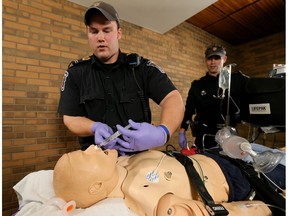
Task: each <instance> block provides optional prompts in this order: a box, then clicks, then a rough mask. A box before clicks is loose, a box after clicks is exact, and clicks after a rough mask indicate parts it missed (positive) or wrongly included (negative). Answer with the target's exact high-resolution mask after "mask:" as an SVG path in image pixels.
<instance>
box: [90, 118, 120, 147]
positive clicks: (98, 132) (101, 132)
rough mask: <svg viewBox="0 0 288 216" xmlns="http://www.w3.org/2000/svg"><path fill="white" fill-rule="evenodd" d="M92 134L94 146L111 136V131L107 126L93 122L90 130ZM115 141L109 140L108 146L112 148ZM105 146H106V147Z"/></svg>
mask: <svg viewBox="0 0 288 216" xmlns="http://www.w3.org/2000/svg"><path fill="white" fill-rule="evenodd" d="M91 131H92V133H93V134H94V141H95V144H96V145H99V144H100V143H102V142H103V141H104V140H105V139H106V138H107V137H109V136H111V135H112V134H113V130H112V128H111V127H109V126H108V125H107V124H104V123H101V122H95V123H94V124H93V125H92V128H91ZM116 141H117V140H116V139H114V140H111V141H110V142H109V143H108V144H109V145H110V146H113V144H114V145H115V144H116ZM108 144H107V145H108Z"/></svg>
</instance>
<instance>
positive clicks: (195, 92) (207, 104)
mask: <svg viewBox="0 0 288 216" xmlns="http://www.w3.org/2000/svg"><path fill="white" fill-rule="evenodd" d="M205 59H206V66H207V69H208V71H207V72H206V75H205V76H203V77H201V78H200V79H199V80H194V81H193V82H192V83H191V87H190V89H189V92H188V97H187V100H186V106H185V113H184V118H183V121H182V124H181V128H180V132H179V140H178V143H179V145H180V147H181V148H182V149H183V148H186V145H187V139H186V135H185V133H186V130H187V129H188V126H189V125H190V126H191V130H192V135H193V137H195V145H196V146H197V148H198V149H199V150H200V151H201V150H203V143H202V142H203V140H204V147H205V148H211V147H214V146H216V145H217V144H216V142H215V137H214V135H215V134H216V132H217V131H218V130H219V129H221V128H222V127H223V126H225V116H226V114H227V112H226V110H227V94H226V96H225V97H224V99H221V97H219V95H220V94H221V92H220V91H221V89H219V87H218V79H219V73H220V71H221V69H222V68H223V65H224V63H225V62H226V60H227V55H226V49H225V48H224V47H223V46H221V45H217V44H215V45H214V44H213V45H211V46H209V47H208V48H207V49H206V51H205ZM247 79H248V77H247V76H245V75H243V74H242V73H241V72H240V71H235V72H232V73H231V90H230V94H231V98H232V99H231V100H230V103H229V105H230V106H229V110H230V112H229V115H230V126H233V127H234V126H235V125H236V123H238V122H239V114H240V113H239V111H240V110H239V101H240V98H241V92H243V91H244V87H245V84H246V81H247ZM226 93H227V91H226ZM232 100H233V101H232ZM231 101H232V102H231ZM235 104H236V105H235ZM194 115H195V116H194ZM192 117H194V119H193V120H192ZM205 134H206V135H205ZM203 136H204V139H203Z"/></svg>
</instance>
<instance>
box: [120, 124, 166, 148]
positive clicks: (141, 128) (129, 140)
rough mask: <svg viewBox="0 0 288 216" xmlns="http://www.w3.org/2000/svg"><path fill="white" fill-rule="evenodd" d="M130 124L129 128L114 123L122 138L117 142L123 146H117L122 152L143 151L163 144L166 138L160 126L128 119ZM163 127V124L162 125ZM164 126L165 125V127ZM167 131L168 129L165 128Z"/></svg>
mask: <svg viewBox="0 0 288 216" xmlns="http://www.w3.org/2000/svg"><path fill="white" fill-rule="evenodd" d="M128 122H129V124H130V125H131V130H129V129H126V128H124V127H122V126H120V125H116V127H117V129H118V130H119V132H120V133H122V136H123V139H124V140H121V139H119V140H118V141H117V142H118V144H120V145H121V146H122V147H123V148H119V150H120V151H122V152H134V151H143V150H147V149H150V148H154V147H159V146H163V145H164V144H165V142H166V139H167V137H168V136H167V133H166V131H165V129H164V128H163V127H162V126H157V127H156V126H154V125H152V124H149V123H146V122H143V123H137V122H134V121H132V120H129V121H128ZM164 127H165V126H164ZM165 128H166V127H165ZM167 132H168V133H169V131H168V130H167Z"/></svg>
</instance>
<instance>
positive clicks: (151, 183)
mask: <svg viewBox="0 0 288 216" xmlns="http://www.w3.org/2000/svg"><path fill="white" fill-rule="evenodd" d="M190 157H193V160H196V161H197V163H194V166H195V168H196V170H197V172H198V173H201V175H204V176H205V186H206V188H207V190H208V191H209V193H210V195H211V196H212V198H213V199H214V201H215V202H216V203H222V204H223V206H224V207H225V208H226V209H227V210H228V211H229V213H230V214H229V215H254V214H258V215H263V216H265V215H272V214H271V212H270V210H269V208H268V207H267V206H266V205H265V204H264V203H263V202H261V201H241V202H230V203H225V202H227V200H228V194H229V187H228V184H227V182H226V180H225V176H224V175H223V173H222V171H221V169H220V167H219V166H218V165H217V163H216V162H215V161H213V160H212V159H211V158H209V157H206V156H204V155H200V154H199V155H193V156H190ZM195 164H197V165H195ZM53 186H54V190H55V194H56V196H57V197H60V198H62V199H64V200H65V201H66V202H68V201H71V200H74V201H75V202H76V205H77V207H79V208H87V207H89V206H91V205H93V204H95V203H97V202H98V201H100V200H103V199H105V198H107V197H118V198H119V197H121V198H123V199H124V201H125V203H126V205H127V206H128V207H129V208H130V209H131V210H132V211H133V212H135V213H136V214H137V215H148V216H152V215H161V216H165V215H167V216H168V215H179V216H185V215H189V216H190V215H196V216H198V215H200V216H201V215H209V213H208V212H207V211H206V209H205V206H204V203H203V202H202V201H201V198H200V197H199V195H198V194H197V193H196V192H195V190H194V188H193V186H191V185H190V183H189V178H188V176H187V174H186V171H185V168H184V167H183V166H182V165H181V164H180V163H179V162H178V161H177V160H176V159H175V158H173V157H170V156H168V155H166V154H164V153H162V152H160V151H155V150H150V151H145V152H142V153H139V154H136V155H133V156H121V157H119V158H117V151H116V150H105V151H103V150H102V149H100V148H95V147H94V146H90V147H89V148H88V149H86V150H85V151H81V150H79V151H74V152H71V153H67V154H64V155H63V156H62V157H61V158H60V159H59V160H58V162H57V164H56V166H55V169H54V180H53Z"/></svg>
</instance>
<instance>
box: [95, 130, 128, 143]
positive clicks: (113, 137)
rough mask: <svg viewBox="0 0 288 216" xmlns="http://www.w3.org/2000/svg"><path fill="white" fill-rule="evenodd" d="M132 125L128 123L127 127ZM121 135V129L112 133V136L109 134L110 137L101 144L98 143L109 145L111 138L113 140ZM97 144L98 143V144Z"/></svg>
mask: <svg viewBox="0 0 288 216" xmlns="http://www.w3.org/2000/svg"><path fill="white" fill-rule="evenodd" d="M130 127H131V125H130V124H128V125H127V126H126V127H125V128H126V129H129V128H130ZM120 135H121V132H120V131H116V132H115V133H114V134H112V135H111V136H109V137H107V138H106V139H105V140H104V141H103V142H102V143H100V145H98V146H100V147H101V146H105V145H107V144H108V143H109V142H110V141H111V140H113V139H115V138H117V137H119V136H120ZM96 146H97V145H96Z"/></svg>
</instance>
